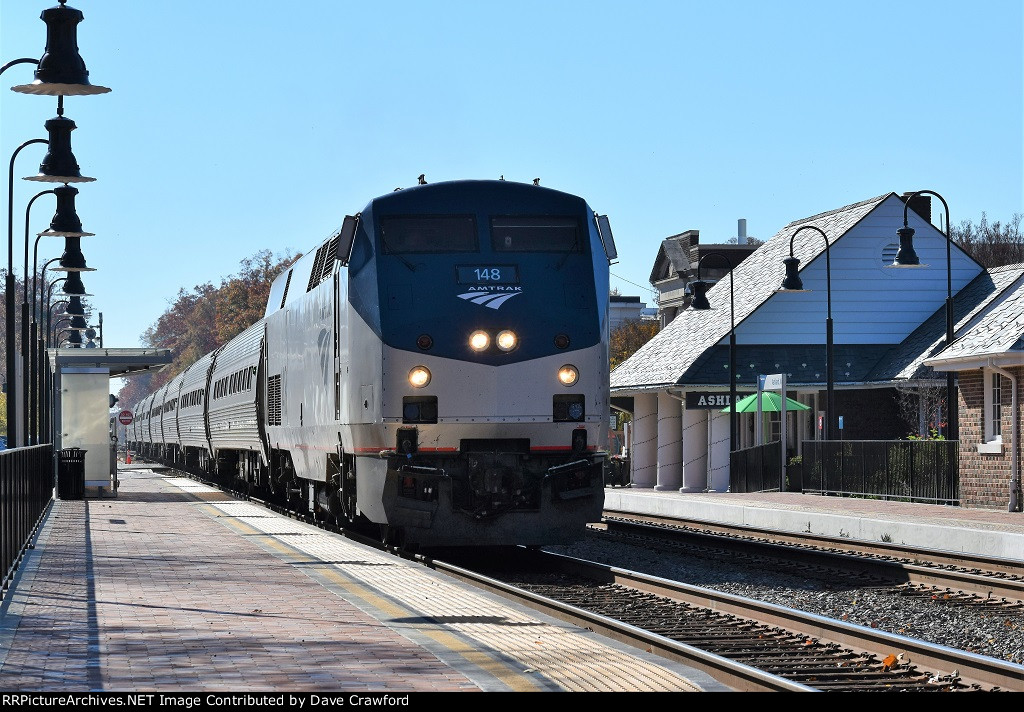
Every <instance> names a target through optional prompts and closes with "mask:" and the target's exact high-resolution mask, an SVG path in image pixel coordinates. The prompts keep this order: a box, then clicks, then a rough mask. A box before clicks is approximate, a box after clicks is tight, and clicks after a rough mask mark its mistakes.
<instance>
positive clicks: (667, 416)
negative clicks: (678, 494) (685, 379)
mask: <svg viewBox="0 0 1024 712" xmlns="http://www.w3.org/2000/svg"><path fill="white" fill-rule="evenodd" d="M682 406H683V404H682V403H681V402H680V401H679V400H678V399H677V398H673V397H672V396H670V395H669V394H668V393H658V474H657V480H658V484H657V485H655V487H654V489H656V490H662V491H664V490H677V489H679V487H680V485H681V484H682V479H683V428H682V422H683V414H682Z"/></svg>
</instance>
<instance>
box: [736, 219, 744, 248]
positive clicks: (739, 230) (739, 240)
mask: <svg viewBox="0 0 1024 712" xmlns="http://www.w3.org/2000/svg"><path fill="white" fill-rule="evenodd" d="M736 244H737V245H745V244H747V219H746V218H740V219H739V220H737V221H736Z"/></svg>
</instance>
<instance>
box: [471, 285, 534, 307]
mask: <svg viewBox="0 0 1024 712" xmlns="http://www.w3.org/2000/svg"><path fill="white" fill-rule="evenodd" d="M470 289H473V288H472V287H471V288H470ZM522 293H523V288H522V287H478V288H476V289H475V290H473V291H470V292H465V293H464V294H460V295H459V299H465V300H466V301H469V302H473V303H474V304H479V305H481V306H484V307H490V308H491V309H499V308H500V307H501V305H502V304H504V303H505V302H507V301H508V300H509V299H511V298H512V297H516V296H519V295H520V294H522Z"/></svg>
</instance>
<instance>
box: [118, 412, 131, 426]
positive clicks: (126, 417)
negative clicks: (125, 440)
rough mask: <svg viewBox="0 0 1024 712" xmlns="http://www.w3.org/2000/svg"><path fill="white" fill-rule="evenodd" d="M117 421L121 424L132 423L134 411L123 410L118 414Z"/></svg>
mask: <svg viewBox="0 0 1024 712" xmlns="http://www.w3.org/2000/svg"><path fill="white" fill-rule="evenodd" d="M117 422H119V423H120V424H121V425H131V424H132V412H131V411H130V410H122V411H121V412H120V413H118V414H117Z"/></svg>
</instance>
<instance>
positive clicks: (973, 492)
mask: <svg viewBox="0 0 1024 712" xmlns="http://www.w3.org/2000/svg"><path fill="white" fill-rule="evenodd" d="M990 272H991V274H992V275H993V276H994V277H995V276H999V277H1003V278H1004V279H1002V280H1000V283H1001V284H1002V285H1003V286H1002V289H1001V290H1000V291H999V293H998V295H997V297H996V298H995V299H992V300H990V302H989V303H988V304H987V305H986V308H985V309H984V310H982V311H980V312H979V313H977V314H976V315H975V316H974V318H973V319H972V320H971V321H970V322H969V323H968V324H966V325H965V326H964V327H963V328H962V329H961V330H960V332H959V333H958V335H957V338H956V340H954V341H953V343H952V344H950V345H949V346H947V347H945V348H943V349H942V351H940V352H939V353H938V354H936V355H935V356H932V357H931V358H928V359H925V361H924V363H925V364H926V365H927V366H929V367H931V368H933V369H935V370H936V371H955V372H956V374H957V383H958V386H959V387H958V391H959V418H960V420H959V425H960V496H961V500H963V501H966V502H969V503H971V504H972V505H973V506H978V507H991V508H997V509H1006V510H1008V511H1011V512H1020V511H1022V509H1024V499H1022V496H1021V468H1022V464H1024V463H1022V460H1021V447H1020V440H1021V430H1022V428H1024V419H1022V416H1021V407H1022V402H1024V401H1022V399H1021V397H1022V396H1024V265H1012V266H1007V267H999V268H996V269H993V270H990Z"/></svg>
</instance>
